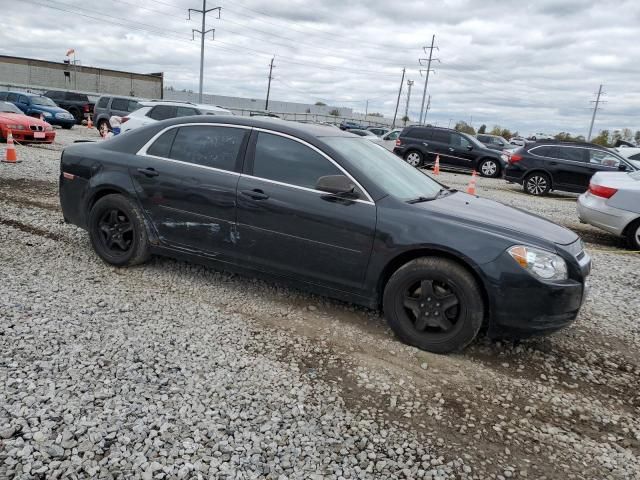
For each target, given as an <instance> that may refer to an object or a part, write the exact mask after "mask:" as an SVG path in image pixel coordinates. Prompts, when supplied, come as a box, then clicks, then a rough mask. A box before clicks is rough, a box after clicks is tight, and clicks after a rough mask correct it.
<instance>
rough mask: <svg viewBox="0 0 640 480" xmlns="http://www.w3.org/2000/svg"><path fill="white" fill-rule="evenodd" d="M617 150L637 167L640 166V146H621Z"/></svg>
mask: <svg viewBox="0 0 640 480" xmlns="http://www.w3.org/2000/svg"><path fill="white" fill-rule="evenodd" d="M615 150H616V153H617V154H618V155H620V156H621V157H624V158H626V159H627V160H629V162H631V163H632V164H633V165H634V166H635V167H638V168H640V148H638V147H622V146H620V147H618V148H616V149H615Z"/></svg>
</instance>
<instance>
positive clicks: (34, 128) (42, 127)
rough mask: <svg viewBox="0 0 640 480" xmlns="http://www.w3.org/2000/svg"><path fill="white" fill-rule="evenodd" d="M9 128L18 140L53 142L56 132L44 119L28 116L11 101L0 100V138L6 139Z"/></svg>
mask: <svg viewBox="0 0 640 480" xmlns="http://www.w3.org/2000/svg"><path fill="white" fill-rule="evenodd" d="M9 130H11V134H12V135H13V139H14V140H17V141H18V142H38V143H53V141H54V140H55V138H56V132H54V131H53V127H52V126H51V125H49V124H48V123H47V122H45V121H44V120H40V119H39V118H35V117H29V116H27V115H25V114H24V113H22V112H21V111H20V109H19V108H18V107H16V106H15V105H14V104H12V103H8V102H0V140H6V139H7V135H8V132H9Z"/></svg>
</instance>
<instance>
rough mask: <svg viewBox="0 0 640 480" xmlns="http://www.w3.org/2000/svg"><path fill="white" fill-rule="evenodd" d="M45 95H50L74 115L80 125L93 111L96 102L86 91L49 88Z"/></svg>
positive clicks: (57, 103)
mask: <svg viewBox="0 0 640 480" xmlns="http://www.w3.org/2000/svg"><path fill="white" fill-rule="evenodd" d="M44 96H45V97H49V98H50V99H51V100H53V101H54V102H55V103H56V105H58V106H59V107H60V108H64V109H65V110H66V111H68V112H69V113H70V114H71V115H73V118H75V119H76V123H77V124H78V125H80V124H81V123H82V120H83V119H85V118H88V117H89V116H90V115H91V112H93V106H94V104H93V102H91V101H90V100H89V97H88V96H87V95H85V94H84V93H76V92H63V91H57V90H49V91H48V92H45V93H44Z"/></svg>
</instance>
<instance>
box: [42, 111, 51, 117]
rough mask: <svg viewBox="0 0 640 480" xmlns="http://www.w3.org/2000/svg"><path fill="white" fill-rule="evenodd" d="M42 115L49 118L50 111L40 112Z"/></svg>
mask: <svg viewBox="0 0 640 480" xmlns="http://www.w3.org/2000/svg"><path fill="white" fill-rule="evenodd" d="M42 115H44V116H45V117H47V118H49V117H50V116H51V113H49V112H42Z"/></svg>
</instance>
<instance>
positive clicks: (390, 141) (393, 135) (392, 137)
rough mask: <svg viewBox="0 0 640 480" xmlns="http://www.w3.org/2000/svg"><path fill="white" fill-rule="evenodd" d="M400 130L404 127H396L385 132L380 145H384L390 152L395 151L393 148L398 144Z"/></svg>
mask: <svg viewBox="0 0 640 480" xmlns="http://www.w3.org/2000/svg"><path fill="white" fill-rule="evenodd" d="M400 132H402V128H394V129H393V130H391V131H390V132H388V133H385V134H384V135H383V136H382V143H381V144H380V145H382V146H383V147H384V148H386V149H387V150H389V151H390V152H393V149H394V148H395V146H396V140H397V139H398V137H399V136H400Z"/></svg>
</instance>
